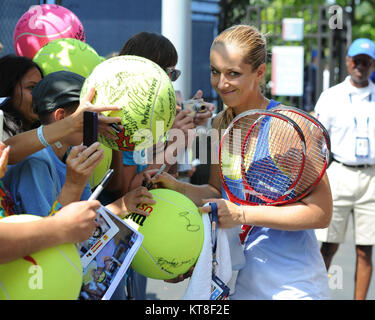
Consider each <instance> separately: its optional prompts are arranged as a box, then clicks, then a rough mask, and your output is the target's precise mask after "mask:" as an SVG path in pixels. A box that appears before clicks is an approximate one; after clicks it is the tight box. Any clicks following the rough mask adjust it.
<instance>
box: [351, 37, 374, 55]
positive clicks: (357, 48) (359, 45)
mask: <svg viewBox="0 0 375 320" xmlns="http://www.w3.org/2000/svg"><path fill="white" fill-rule="evenodd" d="M359 54H366V55H368V56H370V57H371V58H372V59H374V60H375V43H374V42H373V41H371V40H370V39H367V38H359V39H356V40H354V41H353V43H352V44H351V46H350V47H349V50H348V56H349V57H354V56H357V55H359Z"/></svg>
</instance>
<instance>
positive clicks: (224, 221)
mask: <svg viewBox="0 0 375 320" xmlns="http://www.w3.org/2000/svg"><path fill="white" fill-rule="evenodd" d="M202 201H203V202H204V203H208V202H215V203H216V205H217V215H218V221H219V227H220V228H233V227H234V226H237V225H241V224H246V220H245V215H244V211H243V208H242V207H241V206H238V205H236V204H234V203H232V202H230V201H228V200H224V199H202ZM198 210H199V212H205V213H209V212H211V211H212V209H211V206H204V207H199V208H198Z"/></svg>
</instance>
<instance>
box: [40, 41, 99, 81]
mask: <svg viewBox="0 0 375 320" xmlns="http://www.w3.org/2000/svg"><path fill="white" fill-rule="evenodd" d="M33 61H34V62H36V63H37V64H38V66H39V67H40V68H41V69H42V71H43V74H44V76H46V75H47V74H50V73H52V72H56V71H70V72H74V73H78V74H79V75H81V76H82V77H84V78H87V77H88V76H89V74H90V73H91V72H92V70H93V69H94V68H95V67H96V66H97V65H98V64H100V63H101V62H102V61H103V60H102V58H101V57H100V56H99V55H98V53H97V52H96V51H95V50H94V49H93V48H92V47H91V46H90V45H88V44H87V43H85V42H82V41H80V40H77V39H73V38H62V39H56V40H52V41H50V42H48V43H47V44H46V45H45V46H43V47H42V48H40V49H39V51H38V52H37V53H36V55H35V57H34V58H33Z"/></svg>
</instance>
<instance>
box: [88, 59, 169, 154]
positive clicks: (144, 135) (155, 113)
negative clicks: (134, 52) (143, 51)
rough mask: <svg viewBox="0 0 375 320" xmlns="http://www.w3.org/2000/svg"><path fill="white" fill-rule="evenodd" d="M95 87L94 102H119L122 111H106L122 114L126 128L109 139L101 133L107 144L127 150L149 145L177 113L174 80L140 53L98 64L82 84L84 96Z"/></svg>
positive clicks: (112, 114)
mask: <svg viewBox="0 0 375 320" xmlns="http://www.w3.org/2000/svg"><path fill="white" fill-rule="evenodd" d="M92 87H95V89H96V96H95V97H94V100H93V102H92V103H93V104H94V105H97V106H111V105H112V106H120V107H122V110H121V111H106V112H103V114H105V115H110V116H114V117H121V124H122V125H123V127H124V129H123V130H122V131H121V132H119V133H117V134H116V135H115V136H114V139H109V138H107V137H104V136H102V135H99V141H100V142H102V143H103V144H104V145H106V146H108V147H110V148H112V149H115V150H124V151H133V150H136V149H138V150H140V149H146V148H147V147H149V146H151V145H152V144H154V143H156V142H158V141H161V140H162V139H163V137H164V136H165V134H166V132H167V131H168V130H169V129H170V128H171V127H172V124H173V121H174V118H175V115H176V96H175V92H174V89H173V86H172V83H171V81H170V79H169V77H168V75H167V74H166V72H165V71H164V70H163V69H161V68H160V67H159V66H158V65H157V64H156V63H154V62H152V61H151V60H148V59H146V58H142V57H138V56H117V57H113V58H110V59H108V60H106V61H104V62H102V63H101V64H99V65H98V66H97V67H96V68H95V69H94V70H93V72H92V73H91V74H90V76H89V77H88V78H87V79H86V81H85V82H84V84H83V87H82V91H81V98H83V97H84V96H85V95H86V94H87V91H88V90H89V89H90V88H92Z"/></svg>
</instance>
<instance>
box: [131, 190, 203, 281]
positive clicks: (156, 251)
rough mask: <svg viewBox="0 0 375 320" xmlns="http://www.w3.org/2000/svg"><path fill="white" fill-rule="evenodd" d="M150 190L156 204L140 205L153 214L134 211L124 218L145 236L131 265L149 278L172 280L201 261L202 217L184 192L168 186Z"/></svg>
mask: <svg viewBox="0 0 375 320" xmlns="http://www.w3.org/2000/svg"><path fill="white" fill-rule="evenodd" d="M150 192H151V193H152V196H153V198H154V200H155V201H156V204H154V205H142V206H141V208H142V209H143V210H145V211H147V212H149V213H150V215H149V216H147V217H146V216H143V215H139V214H136V213H132V214H130V215H129V216H128V217H127V218H126V219H125V221H126V222H127V223H129V225H131V226H133V227H134V228H135V229H136V230H138V231H139V232H140V233H142V234H143V236H144V239H143V242H142V245H141V247H140V248H139V250H138V251H137V253H136V255H135V257H134V259H133V261H132V264H131V266H132V268H133V269H134V270H135V271H137V272H138V273H140V274H142V275H144V276H146V277H149V278H153V279H163V280H166V279H173V278H175V277H177V276H178V275H180V274H184V273H186V272H187V271H188V270H189V269H190V268H191V267H192V266H193V265H194V264H195V263H196V261H197V260H198V257H199V254H200V252H201V250H202V246H203V240H204V227H203V220H202V217H201V214H200V213H199V211H198V208H197V206H196V205H195V204H194V203H193V202H192V201H191V200H190V199H189V198H187V197H186V196H184V195H183V194H181V193H179V192H176V191H173V190H168V189H154V190H151V191H150Z"/></svg>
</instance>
